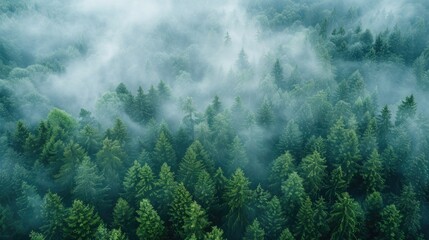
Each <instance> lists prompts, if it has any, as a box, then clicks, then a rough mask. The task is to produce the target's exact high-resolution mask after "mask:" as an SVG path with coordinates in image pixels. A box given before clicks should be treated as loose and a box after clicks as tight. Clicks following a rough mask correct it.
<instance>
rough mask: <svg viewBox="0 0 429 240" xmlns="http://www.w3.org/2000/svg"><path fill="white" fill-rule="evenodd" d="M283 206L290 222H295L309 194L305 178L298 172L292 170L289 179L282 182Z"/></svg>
mask: <svg viewBox="0 0 429 240" xmlns="http://www.w3.org/2000/svg"><path fill="white" fill-rule="evenodd" d="M281 190H282V194H283V195H282V196H283V197H282V199H281V200H282V203H283V204H282V206H283V208H284V211H285V213H286V216H287V217H288V218H287V221H288V223H289V224H291V223H293V222H294V220H295V217H296V214H297V213H298V210H299V208H300V207H301V204H302V203H303V202H304V200H305V198H306V196H307V194H306V192H305V190H304V185H303V179H302V178H301V177H300V176H299V175H298V173H296V172H292V173H291V174H290V175H289V177H288V179H287V180H286V181H285V182H283V183H282V186H281Z"/></svg>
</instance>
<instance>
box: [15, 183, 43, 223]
mask: <svg viewBox="0 0 429 240" xmlns="http://www.w3.org/2000/svg"><path fill="white" fill-rule="evenodd" d="M41 204H42V198H41V197H40V195H39V194H38V193H37V189H36V187H35V186H33V185H29V184H28V183H27V182H22V185H21V190H20V195H19V196H18V198H17V199H16V205H17V207H18V215H19V217H20V220H21V223H22V226H23V227H24V228H25V229H32V228H36V227H38V226H39V225H40V220H41V215H42V213H41V210H40V206H41Z"/></svg>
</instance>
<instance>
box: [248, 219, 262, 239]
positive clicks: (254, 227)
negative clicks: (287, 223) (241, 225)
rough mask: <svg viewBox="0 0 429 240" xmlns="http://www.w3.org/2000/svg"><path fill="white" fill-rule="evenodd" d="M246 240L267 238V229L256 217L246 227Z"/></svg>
mask: <svg viewBox="0 0 429 240" xmlns="http://www.w3.org/2000/svg"><path fill="white" fill-rule="evenodd" d="M243 239H244V240H264V239H265V231H264V229H263V228H262V227H261V225H260V224H259V221H258V219H257V218H256V219H255V220H254V221H253V223H252V224H250V225H249V226H248V227H247V228H246V232H245V234H244V238H243Z"/></svg>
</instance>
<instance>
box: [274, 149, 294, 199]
mask: <svg viewBox="0 0 429 240" xmlns="http://www.w3.org/2000/svg"><path fill="white" fill-rule="evenodd" d="M295 168H296V167H295V163H294V159H293V157H292V155H291V154H290V153H289V152H285V153H284V154H282V155H280V156H279V157H278V158H276V159H275V160H274V162H273V165H272V167H271V174H270V182H271V189H272V192H273V193H280V186H281V184H282V183H283V182H284V181H286V180H287V178H288V177H289V175H290V174H291V173H292V172H293V171H295Z"/></svg>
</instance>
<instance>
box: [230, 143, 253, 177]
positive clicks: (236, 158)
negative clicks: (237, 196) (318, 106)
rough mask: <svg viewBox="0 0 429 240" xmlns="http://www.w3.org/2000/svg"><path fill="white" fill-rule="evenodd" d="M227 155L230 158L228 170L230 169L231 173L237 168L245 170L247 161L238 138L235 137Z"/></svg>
mask: <svg viewBox="0 0 429 240" xmlns="http://www.w3.org/2000/svg"><path fill="white" fill-rule="evenodd" d="M228 155H229V158H230V164H229V167H228V169H230V171H231V173H232V172H234V171H235V170H236V169H237V168H241V169H245V168H246V166H247V163H248V162H249V159H248V158H247V155H246V150H245V149H244V146H243V144H242V143H241V140H240V138H239V137H238V136H236V137H235V138H234V140H233V141H232V145H231V147H230V149H229V154H228Z"/></svg>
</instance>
